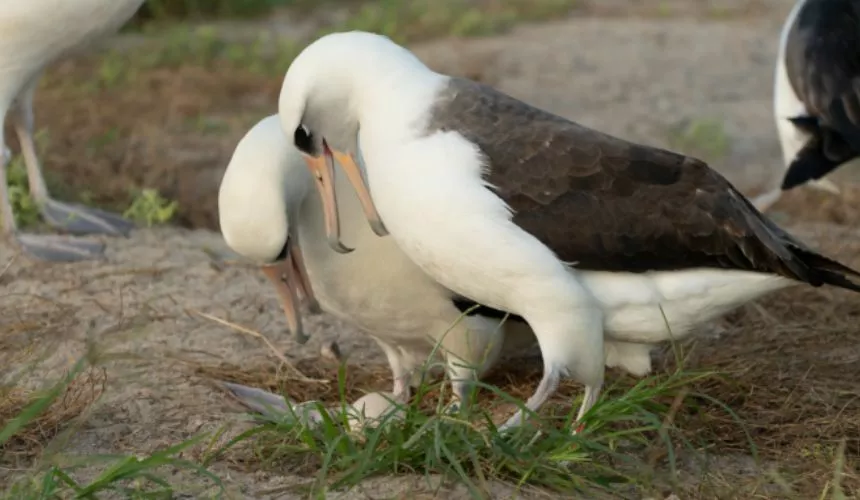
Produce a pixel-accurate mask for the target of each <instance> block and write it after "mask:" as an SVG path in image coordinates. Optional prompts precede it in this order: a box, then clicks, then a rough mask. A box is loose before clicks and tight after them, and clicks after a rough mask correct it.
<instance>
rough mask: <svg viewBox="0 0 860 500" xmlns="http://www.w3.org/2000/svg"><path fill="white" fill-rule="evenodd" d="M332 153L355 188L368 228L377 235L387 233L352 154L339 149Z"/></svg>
mask: <svg viewBox="0 0 860 500" xmlns="http://www.w3.org/2000/svg"><path fill="white" fill-rule="evenodd" d="M332 155H334V158H335V160H337V162H338V163H340V166H341V168H342V169H343V171H344V172H345V173H346V177H347V178H348V179H349V182H350V183H351V184H352V187H353V188H355V192H356V194H358V201H359V202H361V208H362V210H364V215H365V216H366V217H367V222H369V223H370V228H371V229H373V232H374V233H376V235H377V236H386V235H388V230H387V229H386V228H385V224H383V223H382V218H380V217H379V212H377V211H376V205H374V204H373V198H371V197H370V190H369V189H368V188H367V183H366V182H364V177H362V175H361V170H360V169H359V168H358V165H357V164H356V163H355V160H354V159H353V157H352V155H347V154H344V153H341V152H340V151H332Z"/></svg>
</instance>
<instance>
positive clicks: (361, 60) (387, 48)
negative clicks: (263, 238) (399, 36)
mask: <svg viewBox="0 0 860 500" xmlns="http://www.w3.org/2000/svg"><path fill="white" fill-rule="evenodd" d="M426 71H428V68H427V67H426V66H425V65H424V64H423V63H422V62H421V61H420V60H419V59H418V58H417V57H415V55H413V54H412V53H411V52H409V51H408V50H406V49H405V48H403V47H401V46H399V45H397V44H396V43H394V42H393V41H391V40H390V39H389V38H388V37H385V36H382V35H377V34H373V33H367V32H362V31H350V32H343V33H332V34H330V35H326V36H323V37H321V38H319V39H317V40H316V41H314V42H313V43H311V44H310V45H308V46H307V47H305V49H304V50H303V51H302V52H301V53H300V54H299V55H298V56H297V57H296V59H295V60H294V61H293V63H292V64H291V65H290V68H289V69H288V70H287V74H286V76H285V77H284V83H283V86H282V87H281V95H280V98H279V101H278V114H279V115H280V117H281V126H282V127H283V132H284V133H285V134H286V135H287V138H288V140H291V141H292V142H293V143H294V144H295V146H296V148H298V150H299V151H301V153H302V154H303V155H304V157H305V161H306V162H307V165H308V168H309V169H310V171H311V173H312V174H313V176H314V179H315V181H316V186H317V189H318V190H319V192H320V197H321V198H322V200H323V207H324V210H325V226H326V234H327V235H328V241H329V245H330V246H331V247H332V248H333V249H334V250H335V251H338V252H341V253H345V252H349V251H351V249H349V248H347V247H345V246H344V245H343V244H342V243H341V242H340V227H339V222H338V209H337V200H336V198H335V191H334V183H333V179H334V160H335V159H336V160H337V161H338V163H340V165H341V167H342V168H343V170H344V172H345V173H346V174H347V177H348V178H349V180H350V182H351V183H352V185H353V187H354V188H355V190H356V193H357V194H358V198H359V201H360V202H361V206H362V209H363V210H364V213H365V215H366V216H367V219H368V222H369V223H370V227H371V228H372V229H373V232H375V233H376V234H377V235H379V236H385V235H387V234H388V231H387V230H386V229H385V226H384V224H383V223H382V220H381V218H380V217H379V213H378V212H377V211H376V207H375V206H374V204H373V200H372V198H371V196H370V191H369V189H368V187H367V184H366V182H365V180H364V179H363V176H362V173H361V169H360V168H359V166H358V165H357V163H356V161H355V156H356V154H358V131H359V128H360V120H361V115H362V113H369V112H372V111H374V110H377V111H378V109H376V108H374V105H377V106H378V105H380V104H381V105H383V106H384V105H385V103H379V102H378V100H379V98H380V92H379V90H378V89H379V87H380V84H381V83H383V82H392V81H395V82H399V81H402V80H403V79H404V77H406V76H408V75H409V74H410V73H414V72H426ZM374 91H376V92H374ZM382 98H383V99H384V94H383V96H382ZM389 104H391V103H389Z"/></svg>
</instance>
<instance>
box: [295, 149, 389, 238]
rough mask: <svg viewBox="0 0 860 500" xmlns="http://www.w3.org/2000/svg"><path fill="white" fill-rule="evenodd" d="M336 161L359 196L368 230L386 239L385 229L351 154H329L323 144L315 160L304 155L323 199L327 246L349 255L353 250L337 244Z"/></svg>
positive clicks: (329, 150) (335, 152) (332, 152)
mask: <svg viewBox="0 0 860 500" xmlns="http://www.w3.org/2000/svg"><path fill="white" fill-rule="evenodd" d="M335 159H337V161H338V163H340V166H341V168H342V169H343V171H344V173H346V176H347V178H348V179H349V182H350V183H351V184H352V187H353V188H354V189H355V192H356V194H357V195H358V200H359V202H360V203H361V208H362V210H363V211H364V215H365V216H366V217H367V221H368V223H370V228H371V229H373V232H374V233H376V234H377V235H378V236H386V235H387V234H388V230H387V229H385V225H384V224H383V223H382V219H381V218H380V217H379V213H378V212H377V211H376V206H375V205H374V204H373V199H372V198H371V197H370V190H369V189H368V188H367V184H366V183H365V182H364V177H362V175H361V169H359V168H358V165H357V164H356V162H355V160H354V159H353V157H352V155H348V154H345V153H341V152H339V151H332V150H331V149H329V147H328V145H327V144H326V143H325V142H323V154H322V155H321V156H319V157H318V158H313V157H309V156H305V162H307V164H308V168H309V169H310V171H311V174H312V175H313V176H314V179H315V181H316V186H317V190H319V193H320V198H322V203H323V211H324V215H325V230H326V235H328V243H329V246H331V248H332V249H333V250H334V251H335V252H338V253H349V252H351V251H352V250H353V249H352V248H349V247H347V246H345V245H344V244H343V243H341V241H340V219H339V214H338V208H337V196H336V194H335V189H334V160H335Z"/></svg>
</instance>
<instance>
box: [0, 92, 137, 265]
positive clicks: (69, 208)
mask: <svg viewBox="0 0 860 500" xmlns="http://www.w3.org/2000/svg"><path fill="white" fill-rule="evenodd" d="M37 82H38V77H36V78H34V79H33V80H32V81H31V82H30V84H28V85H27V87H26V88H25V89H24V90H23V91H22V92H21V94H20V95H19V98H18V101H17V102H16V106H15V108H14V109H13V112H12V114H11V116H10V118H11V119H12V124H13V126H14V128H15V133H16V134H17V135H18V141H19V142H20V144H21V153H22V154H23V156H24V163H25V164H26V166H27V178H28V180H29V182H30V195H31V196H33V199H34V200H35V201H36V203H37V204H38V205H39V209H40V211H41V213H42V217H43V218H44V219H45V222H47V223H48V224H50V225H51V226H52V227H54V228H56V229H61V230H63V231H68V232H70V233H73V234H108V235H114V236H119V235H122V236H128V233H129V232H131V230H132V229H134V224H133V223H131V222H130V221H128V220H126V219H125V218H123V217H121V216H119V215H117V214H113V213H110V212H106V211H104V210H99V209H97V208H90V207H85V206H83V205H77V204H71V203H63V202H60V201H57V200H55V199H53V198H51V196H50V194H49V193H48V188H47V186H46V184H45V178H44V177H43V176H42V168H41V165H40V164H39V158H38V156H37V155H36V144H35V141H34V137H33V132H34V130H33V129H34V122H33V94H34V92H35V89H36V83H37ZM72 246H74V247H77V246H78V245H77V242H75V243H74V244H73V245H72ZM85 246H86V245H85ZM92 248H93V247H92V246H89V247H87V250H92ZM63 250H64V251H65V250H67V249H63ZM49 260H56V259H49Z"/></svg>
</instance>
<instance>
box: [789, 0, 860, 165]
mask: <svg viewBox="0 0 860 500" xmlns="http://www.w3.org/2000/svg"><path fill="white" fill-rule="evenodd" d="M785 64H786V70H787V73H788V78H789V81H790V82H791V85H792V88H793V89H794V91H795V93H796V94H797V95H798V97H799V98H800V99H801V100H802V101H803V102H804V104H805V105H806V107H807V109H808V111H809V113H810V115H812V116H814V117H816V118H817V119H818V121H819V123H820V125H821V126H822V127H824V128H825V129H829V130H828V131H834V132H836V133H837V137H836V139H837V140H836V141H835V142H834V141H827V142H828V143H827V144H825V145H826V146H827V147H828V148H829V149H831V150H832V151H826V153H829V154H828V156H834V157H836V156H845V155H847V154H849V151H847V150H846V146H847V147H849V148H850V149H852V150H853V151H854V152H855V153H856V152H860V1H853V0H809V1H807V2H806V4H805V5H804V6H803V7H802V8H801V10H800V12H798V14H797V18H796V19H795V22H794V25H793V26H792V27H791V29H790V30H789V32H788V38H787V40H786V47H785ZM830 142H834V143H833V144H830Z"/></svg>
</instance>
